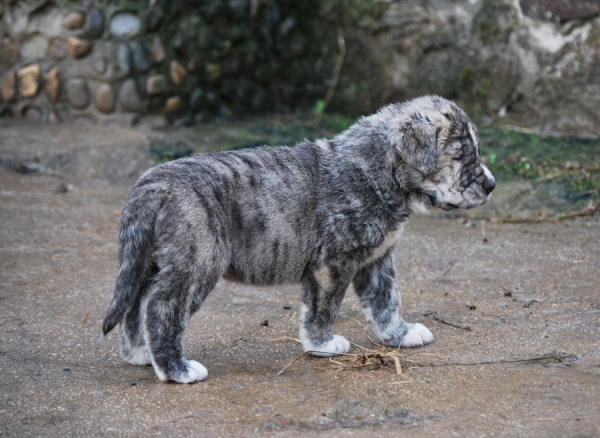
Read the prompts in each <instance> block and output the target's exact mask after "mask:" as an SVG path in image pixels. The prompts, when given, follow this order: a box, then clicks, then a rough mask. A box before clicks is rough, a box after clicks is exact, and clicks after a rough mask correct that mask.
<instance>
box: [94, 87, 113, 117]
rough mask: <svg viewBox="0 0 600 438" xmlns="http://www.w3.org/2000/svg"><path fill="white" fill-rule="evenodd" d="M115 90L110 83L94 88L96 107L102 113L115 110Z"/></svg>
mask: <svg viewBox="0 0 600 438" xmlns="http://www.w3.org/2000/svg"><path fill="white" fill-rule="evenodd" d="M115 103H116V99H115V91H114V90H113V87H111V86H110V84H102V85H100V86H99V87H98V89H97V90H96V108H98V109H99V110H100V111H102V112H103V113H111V112H113V111H114V110H115Z"/></svg>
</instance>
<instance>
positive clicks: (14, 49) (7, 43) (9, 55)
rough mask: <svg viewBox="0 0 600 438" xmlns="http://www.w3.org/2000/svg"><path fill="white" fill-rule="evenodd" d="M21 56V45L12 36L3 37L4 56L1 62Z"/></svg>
mask: <svg viewBox="0 0 600 438" xmlns="http://www.w3.org/2000/svg"><path fill="white" fill-rule="evenodd" d="M18 57H19V45H18V44H17V43H16V42H15V41H14V40H13V39H12V38H11V37H8V36H6V37H4V38H2V58H1V59H0V61H1V62H8V61H12V60H13V59H16V58H18Z"/></svg>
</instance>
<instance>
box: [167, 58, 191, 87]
mask: <svg viewBox="0 0 600 438" xmlns="http://www.w3.org/2000/svg"><path fill="white" fill-rule="evenodd" d="M169 72H170V74H171V80H172V81H173V83H174V84H175V85H180V84H181V83H182V82H183V79H184V78H185V75H186V74H187V71H186V70H185V68H184V67H183V65H181V64H180V63H178V62H177V61H175V60H172V61H171V63H170V64H169Z"/></svg>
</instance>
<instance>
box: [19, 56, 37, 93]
mask: <svg viewBox="0 0 600 438" xmlns="http://www.w3.org/2000/svg"><path fill="white" fill-rule="evenodd" d="M40 74H41V69H40V66H39V64H31V65H28V66H27V67H23V68H22V69H21V70H19V73H18V74H17V76H18V78H19V93H21V96H23V97H33V96H35V95H36V94H37V92H38V89H39V86H40Z"/></svg>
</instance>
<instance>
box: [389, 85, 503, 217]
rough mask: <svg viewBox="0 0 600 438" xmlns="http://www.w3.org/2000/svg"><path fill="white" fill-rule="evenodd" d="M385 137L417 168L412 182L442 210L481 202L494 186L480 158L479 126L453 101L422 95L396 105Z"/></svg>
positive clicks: (406, 162)
mask: <svg viewBox="0 0 600 438" xmlns="http://www.w3.org/2000/svg"><path fill="white" fill-rule="evenodd" d="M395 109H396V110H397V111H398V112H397V113H396V115H395V117H394V118H393V120H392V121H391V122H390V123H389V124H388V133H387V134H388V141H389V142H390V144H391V145H392V146H393V147H394V149H395V151H396V152H397V154H398V156H399V157H400V160H401V161H402V162H404V163H405V164H407V165H408V166H410V167H411V168H412V169H413V170H415V171H416V172H413V173H414V174H415V175H416V176H414V177H413V181H412V184H415V185H417V188H418V189H420V190H421V191H422V193H423V194H425V195H426V196H427V197H428V198H429V200H430V201H431V204H432V205H433V206H436V207H440V208H442V209H444V210H452V209H454V208H473V207H476V206H478V205H481V204H483V203H485V202H486V201H487V200H488V199H489V198H490V196H491V193H492V190H494V187H495V186H496V183H495V181H494V177H493V175H492V173H491V172H490V171H489V169H488V168H487V167H486V166H485V165H484V164H483V163H482V162H481V157H480V155H479V152H480V151H479V138H478V137H477V130H476V129H475V126H474V125H473V124H472V123H471V121H470V120H469V118H468V117H467V115H466V114H465V113H464V111H462V110H461V109H460V108H458V107H457V106H456V105H455V104H454V103H452V102H450V101H448V100H446V99H443V98H441V97H438V96H425V97H421V98H417V99H414V100H411V101H409V102H407V103H404V104H401V105H400V106H397V107H396V108H395Z"/></svg>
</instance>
